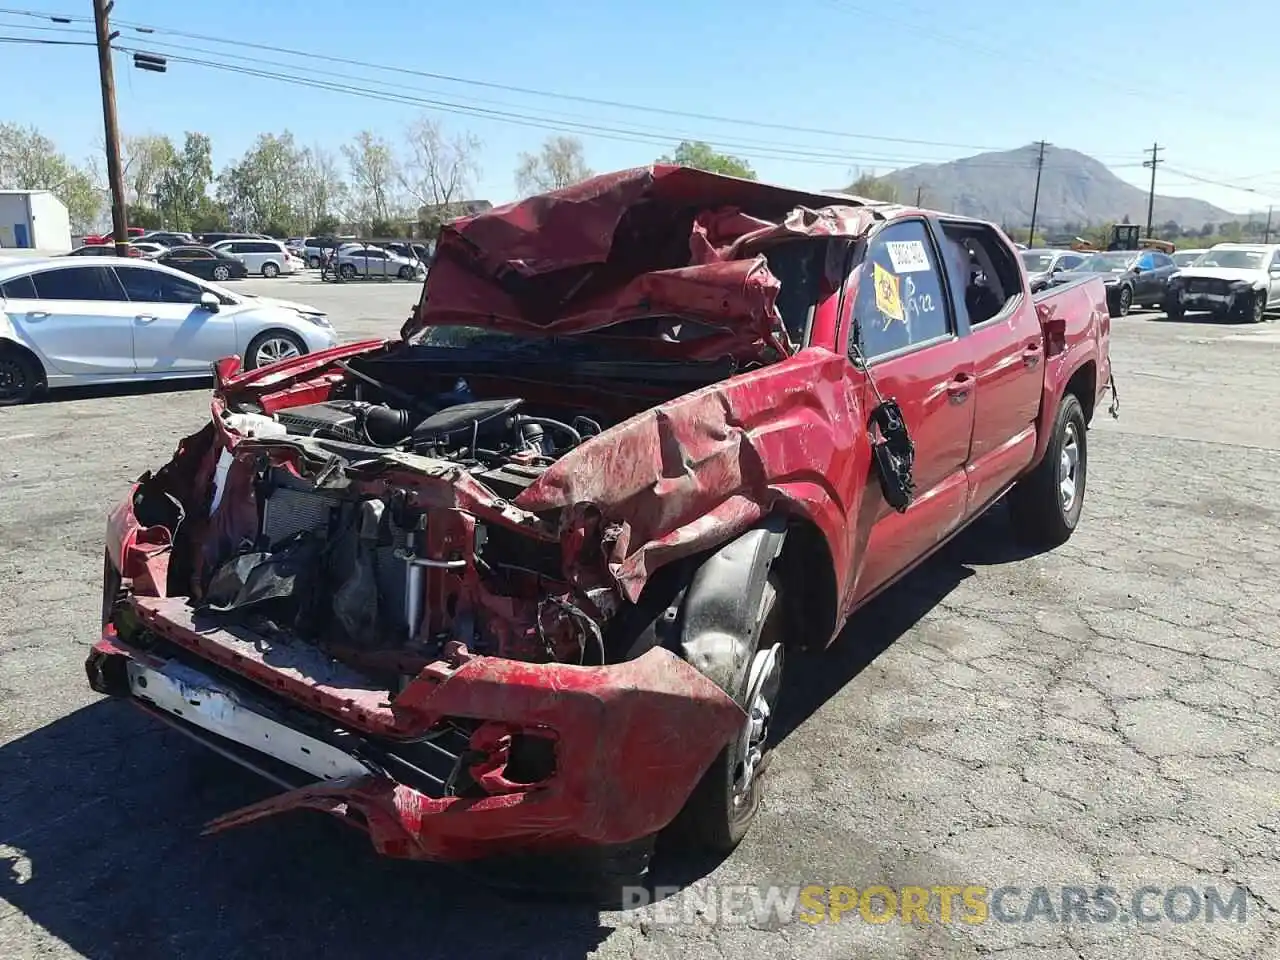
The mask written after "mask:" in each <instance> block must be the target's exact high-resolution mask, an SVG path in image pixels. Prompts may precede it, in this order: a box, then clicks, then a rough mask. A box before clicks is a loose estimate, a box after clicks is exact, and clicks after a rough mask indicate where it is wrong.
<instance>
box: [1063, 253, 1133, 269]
mask: <svg viewBox="0 0 1280 960" xmlns="http://www.w3.org/2000/svg"><path fill="white" fill-rule="evenodd" d="M1137 259H1138V255H1137V254H1136V253H1099V254H1095V255H1094V256H1092V257H1089V258H1088V259H1087V260H1085V261H1084V263H1082V264H1080V265H1079V266H1078V267H1076V270H1078V271H1080V272H1081V273H1124V272H1125V271H1126V270H1128V269H1129V267H1130V266H1131V265H1132V264H1133V263H1134V262H1135V261H1136V260H1137Z"/></svg>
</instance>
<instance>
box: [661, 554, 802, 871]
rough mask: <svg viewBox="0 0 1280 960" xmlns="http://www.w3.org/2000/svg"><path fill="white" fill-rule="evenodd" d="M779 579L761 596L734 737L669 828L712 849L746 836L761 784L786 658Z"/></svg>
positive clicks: (723, 847)
mask: <svg viewBox="0 0 1280 960" xmlns="http://www.w3.org/2000/svg"><path fill="white" fill-rule="evenodd" d="M781 601H782V592H781V583H780V580H779V579H778V578H777V575H776V574H770V576H769V582H768V583H767V584H766V586H765V590H764V595H763V596H762V597H761V601H760V612H759V614H758V615H757V618H756V623H755V629H754V634H755V636H756V637H758V638H759V639H758V641H757V644H756V652H755V655H754V656H753V657H752V659H751V664H750V666H749V667H748V668H747V672H746V676H745V677H744V679H743V683H742V687H741V689H740V690H738V691H737V694H736V695H735V696H734V700H735V701H737V703H738V705H739V706H740V707H742V709H743V710H744V711H745V712H746V714H747V719H746V722H745V723H744V725H743V727H742V729H741V730H740V731H739V732H738V735H737V736H736V737H735V738H734V740H733V741H732V742H731V743H730V744H729V745H728V746H726V747H725V748H724V749H723V750H722V751H721V752H720V755H719V756H717V757H716V759H715V761H714V762H712V764H711V766H710V767H709V768H708V769H707V772H706V773H705V774H704V775H703V777H702V780H701V781H699V783H698V786H697V787H696V788H695V789H694V791H693V794H692V795H691V796H690V797H689V801H688V803H686V804H685V807H684V809H683V810H682V811H681V812H680V816H679V817H677V819H676V821H675V822H674V823H673V824H672V827H673V830H674V832H676V833H678V834H679V835H680V837H681V838H682V839H686V840H687V841H688V842H689V843H691V844H694V845H696V846H698V847H701V848H703V849H705V850H709V851H711V852H714V853H728V852H729V851H731V850H733V848H734V847H736V846H737V845H738V843H739V842H740V841H741V840H742V838H743V837H744V836H746V834H747V831H748V830H749V829H750V827H751V824H752V822H753V821H754V820H755V818H756V813H757V812H758V811H759V809H760V797H761V795H762V794H763V789H764V774H765V771H766V769H767V768H768V761H769V756H770V752H771V746H772V745H771V744H770V743H769V721H770V719H771V718H772V717H773V716H774V715H775V714H776V713H777V709H778V693H779V691H780V690H781V687H782V668H783V664H784V660H785V649H784V645H783V642H782V641H783V637H784V635H785V634H784V632H783V623H782V620H783V610H784V605H783V603H782V602H781Z"/></svg>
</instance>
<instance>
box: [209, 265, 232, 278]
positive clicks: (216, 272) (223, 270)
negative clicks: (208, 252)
mask: <svg viewBox="0 0 1280 960" xmlns="http://www.w3.org/2000/svg"><path fill="white" fill-rule="evenodd" d="M213 279H215V280H219V281H222V280H230V279H231V268H230V267H228V266H225V265H223V264H221V263H220V264H218V265H217V266H216V267H214V268H213Z"/></svg>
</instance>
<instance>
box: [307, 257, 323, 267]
mask: <svg viewBox="0 0 1280 960" xmlns="http://www.w3.org/2000/svg"><path fill="white" fill-rule="evenodd" d="M307 266H308V267H310V268H311V269H312V270H319V269H320V258H319V257H307Z"/></svg>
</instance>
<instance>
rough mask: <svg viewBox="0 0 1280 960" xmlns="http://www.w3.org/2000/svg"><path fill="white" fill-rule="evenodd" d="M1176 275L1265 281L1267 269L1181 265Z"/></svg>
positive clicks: (1189, 278)
mask: <svg viewBox="0 0 1280 960" xmlns="http://www.w3.org/2000/svg"><path fill="white" fill-rule="evenodd" d="M1178 276H1179V277H1182V278H1183V279H1186V280H1194V279H1197V278H1206V279H1211V280H1230V281H1232V282H1235V281H1238V280H1244V281H1246V282H1248V283H1266V281H1267V271H1265V270H1249V269H1241V268H1239V267H1183V268H1182V269H1181V270H1179V271H1178Z"/></svg>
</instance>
